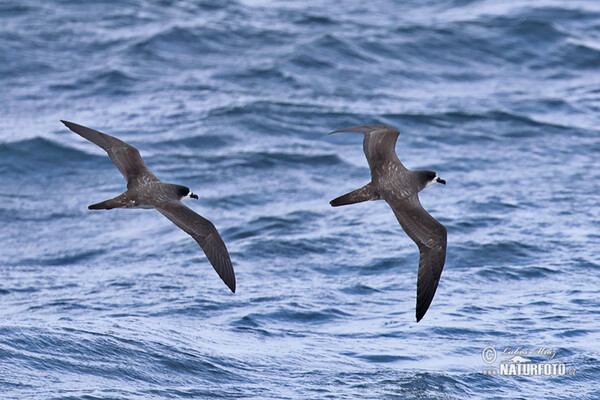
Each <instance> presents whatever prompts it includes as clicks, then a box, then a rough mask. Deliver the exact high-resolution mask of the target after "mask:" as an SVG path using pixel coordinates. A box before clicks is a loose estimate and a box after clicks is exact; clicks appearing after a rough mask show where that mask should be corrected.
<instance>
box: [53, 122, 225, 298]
mask: <svg viewBox="0 0 600 400" xmlns="http://www.w3.org/2000/svg"><path fill="white" fill-rule="evenodd" d="M61 122H62V123H63V124H65V125H66V126H67V128H69V129H70V130H72V131H73V132H75V133H77V134H78V135H80V136H82V137H84V138H86V139H87V140H89V141H90V142H92V143H95V144H97V145H98V146H100V147H102V148H103V149H104V150H105V151H106V152H107V153H108V156H109V157H110V159H111V160H112V162H113V163H114V164H115V166H116V167H117V168H118V169H119V171H121V174H123V176H124V177H125V180H126V181H127V190H126V191H125V192H124V193H122V194H120V195H118V196H117V197H115V198H113V199H109V200H106V201H103V202H101V203H97V204H92V205H91V206H88V208H89V209H90V210H110V209H113V208H155V209H156V210H158V212H160V213H161V214H162V215H164V216H165V217H167V218H168V219H170V220H171V222H173V223H174V224H175V225H177V226H178V227H179V228H181V229H182V230H183V231H184V232H186V233H187V234H188V235H190V236H191V237H193V238H194V240H195V241H196V242H198V244H199V245H200V247H201V248H202V250H204V253H205V254H206V257H207V258H208V260H209V261H210V263H211V264H212V266H213V267H214V269H215V271H217V274H219V276H220V277H221V279H222V280H223V282H225V284H226V285H227V286H228V287H229V289H231V291H232V292H234V293H235V274H234V272H233V266H232V265H231V259H230V258H229V252H228V251H227V247H225V243H224V242H223V239H222V238H221V235H219V232H218V231H217V229H216V228H215V226H214V225H213V224H212V223H211V222H210V221H209V220H207V219H206V218H203V217H202V216H200V215H198V214H196V213H195V212H194V211H192V210H191V209H189V208H188V207H186V206H184V205H183V203H181V200H183V199H187V198H192V199H198V195H196V194H194V193H192V192H191V190H190V188H188V187H186V186H182V185H175V184H172V183H166V182H163V181H161V180H160V179H158V178H157V177H156V176H155V175H154V174H153V173H152V171H150V169H149V168H148V167H147V166H146V164H145V163H144V160H143V159H142V156H140V152H139V151H138V150H137V149H136V148H135V147H133V146H131V145H129V144H127V143H125V142H123V141H121V140H119V139H117V138H116V137H113V136H110V135H107V134H105V133H102V132H98V131H96V130H94V129H91V128H87V127H85V126H82V125H78V124H75V123H73V122H69V121H63V120H61Z"/></svg>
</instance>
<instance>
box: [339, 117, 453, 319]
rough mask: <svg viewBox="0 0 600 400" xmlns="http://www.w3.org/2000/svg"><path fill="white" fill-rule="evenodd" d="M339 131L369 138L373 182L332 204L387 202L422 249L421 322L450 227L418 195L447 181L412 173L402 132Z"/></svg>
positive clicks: (367, 150) (373, 128) (362, 128)
mask: <svg viewBox="0 0 600 400" xmlns="http://www.w3.org/2000/svg"><path fill="white" fill-rule="evenodd" d="M337 132H360V133H363V134H364V135H365V138H364V142H363V149H364V152H365V156H366V157H367V161H368V162H369V167H370V169H371V182H369V183H368V184H367V185H365V186H363V187H362V188H360V189H357V190H354V191H352V192H350V193H347V194H345V195H343V196H340V197H338V198H336V199H334V200H332V201H331V205H332V206H334V207H337V206H342V205H347V204H353V203H358V202H362V201H367V200H380V199H383V200H385V201H386V202H387V203H388V204H389V206H390V207H391V208H392V211H393V212H394V214H395V216H396V218H397V219H398V222H399V223H400V225H401V226H402V229H404V231H405V232H406V233H407V235H408V236H409V237H410V238H411V239H412V240H413V241H414V242H415V243H416V244H417V246H418V248H419V253H420V257H419V272H418V278H417V310H416V317H417V322H419V321H420V320H421V318H423V316H424V315H425V312H426V311H427V309H428V308H429V305H430V304H431V301H432V300H433V296H434V294H435V291H436V289H437V286H438V282H439V279H440V276H441V273H442V269H443V267H444V262H445V259H446V240H447V239H446V236H447V234H446V228H445V227H444V225H442V224H440V223H439V222H438V221H437V220H435V219H434V218H433V217H432V216H431V215H430V214H429V213H428V212H427V211H425V209H424V208H423V206H421V203H420V202H419V196H418V193H419V192H420V191H421V190H423V189H425V188H426V187H428V186H430V185H432V184H434V183H437V182H440V183H443V184H445V183H446V182H445V181H444V180H443V179H441V178H440V177H439V176H438V175H437V173H435V172H433V171H411V170H408V169H407V168H406V167H405V166H404V165H402V163H401V162H400V160H399V159H398V156H397V155H396V150H395V147H396V140H397V138H398V135H399V132H398V131H397V130H395V129H393V128H390V127H388V126H385V125H362V126H352V127H349V128H345V129H340V130H337V131H335V132H332V133H337Z"/></svg>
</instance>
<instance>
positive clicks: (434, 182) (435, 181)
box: [425, 174, 440, 187]
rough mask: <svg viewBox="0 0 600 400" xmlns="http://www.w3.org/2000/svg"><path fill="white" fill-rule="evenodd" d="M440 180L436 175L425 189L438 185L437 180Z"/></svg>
mask: <svg viewBox="0 0 600 400" xmlns="http://www.w3.org/2000/svg"><path fill="white" fill-rule="evenodd" d="M439 178H440V177H439V176H438V174H435V177H434V178H433V179H432V180H430V181H429V182H427V184H426V185H425V187H429V186H431V185H433V184H436V183H437V182H438V181H437V180H438V179H439Z"/></svg>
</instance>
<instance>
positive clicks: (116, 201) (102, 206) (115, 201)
mask: <svg viewBox="0 0 600 400" xmlns="http://www.w3.org/2000/svg"><path fill="white" fill-rule="evenodd" d="M127 206H128V201H127V199H126V198H125V193H123V194H120V195H118V196H117V197H115V198H112V199H109V200H104V201H102V202H100V203H96V204H92V205H90V206H88V209H89V210H110V209H113V208H123V207H127Z"/></svg>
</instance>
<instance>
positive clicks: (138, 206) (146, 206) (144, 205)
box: [131, 204, 154, 209]
mask: <svg viewBox="0 0 600 400" xmlns="http://www.w3.org/2000/svg"><path fill="white" fill-rule="evenodd" d="M131 208H144V209H149V208H154V206H151V205H147V204H139V205H134V206H132V207H131Z"/></svg>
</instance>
